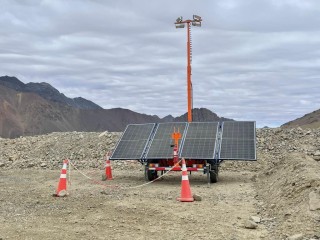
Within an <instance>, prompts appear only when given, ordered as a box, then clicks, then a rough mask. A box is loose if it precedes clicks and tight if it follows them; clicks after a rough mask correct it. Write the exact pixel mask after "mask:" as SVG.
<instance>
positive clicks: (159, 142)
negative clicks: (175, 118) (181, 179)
mask: <svg viewBox="0 0 320 240" xmlns="http://www.w3.org/2000/svg"><path fill="white" fill-rule="evenodd" d="M186 125H187V123H185V122H179V123H176V122H175V123H159V124H158V127H157V129H156V132H155V135H154V137H153V139H152V142H151V144H150V147H149V149H148V151H147V154H146V157H145V158H146V159H169V158H172V157H173V148H172V147H171V145H172V144H173V140H172V138H171V135H172V133H173V131H174V128H175V129H176V131H177V130H178V129H179V131H180V133H181V136H182V137H183V134H184V131H185V128H186ZM181 140H182V139H180V140H179V145H180V143H181Z"/></svg>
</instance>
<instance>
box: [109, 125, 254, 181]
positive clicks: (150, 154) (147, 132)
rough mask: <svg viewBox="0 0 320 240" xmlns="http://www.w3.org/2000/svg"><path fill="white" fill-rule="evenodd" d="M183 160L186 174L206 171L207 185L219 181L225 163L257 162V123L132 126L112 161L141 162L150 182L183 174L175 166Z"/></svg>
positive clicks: (114, 152)
mask: <svg viewBox="0 0 320 240" xmlns="http://www.w3.org/2000/svg"><path fill="white" fill-rule="evenodd" d="M180 158H184V159H185V160H186V165H187V171H189V172H193V171H196V172H203V173H204V174H207V179H208V182H211V183H214V182H217V181H218V173H219V166H220V164H221V162H223V161H224V160H239V161H255V160H256V128H255V122H249V121H247V122H242V121H228V122H188V123H187V122H171V123H149V124H130V125H128V126H127V128H126V130H125V131H124V133H123V135H122V137H121V138H120V140H119V141H118V143H117V145H116V148H115V150H114V151H113V154H112V155H111V158H110V160H138V161H139V162H140V163H141V164H143V165H144V166H145V178H146V180H150V181H151V180H154V179H155V178H157V177H158V173H161V174H163V173H164V172H166V171H169V170H170V171H181V166H180V165H177V164H176V163H177V162H179V159H180ZM173 166H175V167H173Z"/></svg>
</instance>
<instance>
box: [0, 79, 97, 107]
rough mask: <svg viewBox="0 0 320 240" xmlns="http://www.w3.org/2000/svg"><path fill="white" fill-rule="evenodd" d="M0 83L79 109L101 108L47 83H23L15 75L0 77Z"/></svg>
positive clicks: (18, 90)
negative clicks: (67, 94) (67, 95)
mask: <svg viewBox="0 0 320 240" xmlns="http://www.w3.org/2000/svg"><path fill="white" fill-rule="evenodd" d="M0 85H2V86H5V87H8V88H11V89H13V90H15V91H17V92H31V93H36V94H38V95H39V96H41V97H43V98H44V99H46V100H49V101H53V102H58V103H62V104H66V105H69V106H72V107H75V108H79V109H102V107H100V106H99V105H97V104H95V103H93V102H92V101H89V100H87V99H84V98H81V97H78V98H68V97H66V96H65V95H64V94H63V93H60V92H59V91H58V90H57V89H55V88H54V87H52V86H51V85H50V84H49V83H45V82H41V83H33V82H30V83H27V84H24V83H23V82H21V81H20V80H19V79H17V78H16V77H9V76H4V77H0Z"/></svg>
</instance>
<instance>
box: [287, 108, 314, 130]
mask: <svg viewBox="0 0 320 240" xmlns="http://www.w3.org/2000/svg"><path fill="white" fill-rule="evenodd" d="M281 127H282V128H295V127H301V128H319V127H320V109H318V110H316V111H313V112H311V113H308V114H305V115H304V116H303V117H300V118H297V119H295V120H292V121H290V122H287V123H285V124H283V125H281Z"/></svg>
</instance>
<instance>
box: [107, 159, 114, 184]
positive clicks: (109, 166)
mask: <svg viewBox="0 0 320 240" xmlns="http://www.w3.org/2000/svg"><path fill="white" fill-rule="evenodd" d="M109 158H110V156H109V153H108V154H107V155H106V180H112V179H113V178H112V170H111V162H110V159H109Z"/></svg>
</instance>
